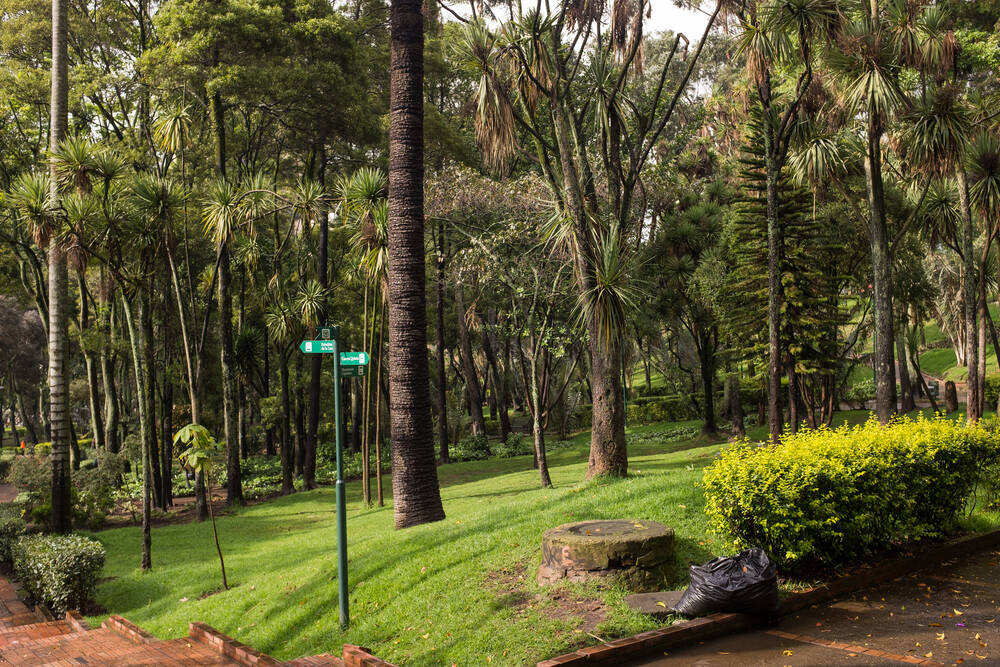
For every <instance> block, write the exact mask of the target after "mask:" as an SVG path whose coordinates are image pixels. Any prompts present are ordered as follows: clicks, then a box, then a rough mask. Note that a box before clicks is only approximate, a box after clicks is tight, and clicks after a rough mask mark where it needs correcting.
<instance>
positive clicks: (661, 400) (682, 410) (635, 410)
mask: <svg viewBox="0 0 1000 667" xmlns="http://www.w3.org/2000/svg"><path fill="white" fill-rule="evenodd" d="M625 411H626V416H627V418H628V423H629V424H652V423H655V422H666V421H684V420H686V419H694V418H697V417H698V416H699V415H698V414H697V411H696V410H695V409H694V406H693V405H692V404H691V401H690V400H689V399H688V398H686V397H682V396H647V397H644V398H637V399H635V400H633V401H630V402H629V403H628V404H627V407H626V410H625Z"/></svg>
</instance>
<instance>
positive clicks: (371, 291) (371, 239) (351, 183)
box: [337, 167, 389, 505]
mask: <svg viewBox="0 0 1000 667" xmlns="http://www.w3.org/2000/svg"><path fill="white" fill-rule="evenodd" d="M388 184H389V183H388V178H387V176H386V174H385V172H384V171H382V170H381V169H374V168H371V167H362V168H361V169H359V170H357V171H356V172H355V173H354V174H352V175H351V176H350V177H348V178H344V179H342V180H341V182H340V184H339V185H338V188H337V197H338V199H339V201H340V210H341V214H342V216H343V218H344V219H345V220H346V221H347V223H348V224H350V225H351V226H352V227H353V228H354V230H355V231H354V234H353V235H352V236H351V246H352V247H353V248H354V251H355V253H356V255H357V273H358V275H359V276H360V278H361V281H362V282H363V283H364V294H365V296H364V304H363V308H362V312H363V317H364V319H363V322H364V323H363V325H362V346H363V347H364V348H365V350H366V351H368V352H369V353H370V354H371V355H372V358H373V359H376V360H377V361H376V372H375V375H374V376H371V375H369V376H366V378H365V380H364V381H363V382H362V392H363V405H362V409H361V414H360V415H355V417H356V418H359V423H361V424H362V425H363V426H362V431H361V452H362V463H361V468H362V479H363V481H362V486H361V495H362V499H363V500H364V502H366V503H368V502H370V500H371V488H370V484H369V478H370V476H369V460H370V449H371V439H372V438H371V436H372V432H371V431H372V429H371V422H372V419H371V416H372V414H373V413H374V422H375V434H374V437H375V467H376V486H377V487H378V488H377V493H378V503H379V505H382V503H383V492H382V474H381V465H382V464H381V442H380V440H381V438H380V436H381V429H380V427H381V419H380V409H379V406H380V403H381V398H382V397H381V384H380V376H381V369H382V332H383V329H384V326H383V321H384V319H385V306H386V299H387V296H388V284H387V281H388V264H389V262H388V230H389V207H388V201H387V199H386V194H387V188H388ZM369 295H370V298H369ZM369 308H370V309H371V310H370V312H371V314H370V315H369ZM376 317H378V331H379V340H378V344H377V347H376V336H375V329H376ZM376 349H377V352H376ZM373 390H374V392H375V395H374V396H372V392H373ZM373 400H374V404H373Z"/></svg>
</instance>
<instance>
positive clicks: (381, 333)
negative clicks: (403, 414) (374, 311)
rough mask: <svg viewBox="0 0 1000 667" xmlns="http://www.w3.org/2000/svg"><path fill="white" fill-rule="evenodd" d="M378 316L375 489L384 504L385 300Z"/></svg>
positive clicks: (380, 505)
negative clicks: (383, 353)
mask: <svg viewBox="0 0 1000 667" xmlns="http://www.w3.org/2000/svg"><path fill="white" fill-rule="evenodd" d="M380 308H381V313H380V315H379V318H378V348H377V350H378V360H377V361H376V365H375V491H376V494H377V496H378V506H379V507H383V506H384V505H385V497H384V495H383V489H382V382H381V378H382V350H383V349H384V348H383V346H384V344H385V301H380Z"/></svg>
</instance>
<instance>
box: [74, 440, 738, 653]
mask: <svg viewBox="0 0 1000 667" xmlns="http://www.w3.org/2000/svg"><path fill="white" fill-rule="evenodd" d="M697 428H698V426H697V424H695V423H685V424H669V425H660V426H652V427H645V428H639V429H635V430H632V432H631V434H630V454H631V456H630V470H631V472H632V475H631V476H630V477H629V478H628V479H625V480H618V481H611V482H602V483H599V484H595V483H583V482H582V479H583V476H584V473H585V471H586V458H587V441H588V436H587V435H586V434H584V435H581V436H579V437H578V438H577V440H576V441H575V444H574V445H573V446H572V447H570V448H567V449H563V450H560V451H557V452H554V453H553V454H552V456H551V463H550V465H551V474H552V479H553V482H554V483H555V485H556V488H554V489H547V490H543V489H540V488H538V475H537V473H536V471H534V470H533V469H532V468H531V458H530V457H519V458H515V459H506V460H490V461H480V462H470V463H461V464H453V465H448V466H443V467H441V468H440V474H441V478H442V482H443V489H442V496H443V498H444V503H445V510H446V512H447V515H448V516H447V519H446V520H445V521H442V522H439V523H435V524H430V525H425V526H420V527H416V528H411V529H408V530H405V531H399V532H397V531H395V530H393V526H392V509H391V507H389V506H388V504H387V506H386V507H384V508H372V509H365V508H363V507H362V506H361V503H360V488H359V485H358V484H357V483H356V482H353V483H350V484H349V485H348V501H349V507H348V535H349V547H348V549H349V556H350V581H351V595H350V599H351V618H352V622H351V627H350V628H349V629H348V630H347V631H346V632H341V630H340V628H339V625H338V611H337V582H336V577H337V555H336V539H335V536H336V531H335V515H334V497H333V495H334V494H333V490H332V489H328V488H324V489H319V490H317V491H312V492H309V493H299V494H295V495H293V496H290V497H286V498H280V499H277V500H274V501H271V502H268V503H264V504H261V505H256V506H254V507H250V508H247V509H244V510H241V511H239V512H238V513H236V514H234V515H230V516H225V517H221V518H220V519H219V522H218V523H219V536H220V539H221V542H222V547H223V550H224V552H225V555H226V566H227V573H228V574H229V580H230V582H232V583H233V588H232V589H231V590H230V591H228V592H217V593H215V594H211V595H206V594H208V593H213V592H215V591H217V590H218V589H219V588H221V579H220V576H219V564H218V559H217V557H216V554H215V548H214V544H213V542H212V538H211V526H210V524H208V523H205V524H192V525H176V526H167V527H163V528H158V529H154V531H153V571H152V572H151V573H148V574H145V575H144V574H142V573H140V572H139V570H138V563H139V544H140V542H139V540H140V531H139V529H138V528H121V529H115V530H109V531H104V532H100V533H96V534H95V537H96V538H97V539H99V540H100V541H101V542H103V543H104V545H105V546H106V548H107V551H108V559H107V566H106V568H105V576H106V577H109V578H110V579H111V580H109V581H107V582H105V583H104V584H102V585H101V586H100V588H99V590H98V595H97V599H98V602H99V603H100V604H102V605H103V606H104V607H105V608H106V609H107V610H108V612H109V613H115V614H121V615H123V616H125V617H127V618H129V619H130V620H132V621H135V622H137V623H138V624H140V625H141V626H143V627H144V628H146V629H147V630H149V631H150V632H152V633H154V634H156V635H157V636H160V637H176V636H181V635H185V634H186V633H187V624H188V622H189V621H194V620H201V621H204V622H206V623H209V624H210V625H213V626H215V627H217V628H218V629H219V630H221V631H222V632H224V633H226V634H229V635H232V636H235V637H236V638H237V639H239V640H240V641H242V642H244V643H247V644H250V645H252V646H254V647H256V648H258V649H260V650H263V651H265V652H267V653H270V654H272V655H274V656H276V657H279V658H284V659H287V658H292V657H296V656H301V655H306V654H313V653H321V652H324V651H337V650H339V647H340V645H341V644H343V643H344V642H348V643H354V644H361V645H364V646H368V647H370V648H372V649H374V650H375V652H376V653H377V654H378V655H379V656H381V657H384V658H386V659H388V660H391V661H394V662H398V663H405V664H438V663H441V664H449V665H450V664H452V663H453V662H454V663H458V664H463V665H465V664H488V663H489V662H490V660H492V663H493V664H503V665H519V664H525V663H528V662H534V661H536V660H539V659H542V658H544V657H548V656H551V655H554V654H557V653H560V652H563V651H566V650H571V649H572V648H573V647H575V646H578V645H581V644H586V643H593V642H594V641H595V639H594V638H593V636H591V635H590V634H587V633H586V632H582V631H581V632H577V631H576V630H577V629H578V628H577V626H578V625H579V622H580V617H581V616H582V615H583V612H582V611H581V612H580V613H579V614H577V612H576V609H580V610H583V609H584V607H593V606H594V604H593V602H591V603H589V604H587V605H584V604H579V605H577V604H576V600H583V599H587V600H594V599H596V600H601V601H602V602H603V607H604V610H603V611H604V614H606V620H604V621H603V623H601V624H599V625H598V626H597V627H596V628H593V629H588V630H589V632H592V633H593V635H596V636H599V637H601V638H605V639H606V638H608V637H613V636H621V635H626V634H632V633H635V632H639V631H642V630H644V629H649V628H652V627H655V626H656V623H654V622H651V621H649V620H646V619H645V618H643V617H640V616H638V615H635V614H633V613H631V612H630V611H629V610H628V609H627V608H626V607H625V605H624V604H623V603H622V598H623V596H624V594H625V592H624V591H623V590H619V589H611V590H603V591H602V590H597V589H596V588H593V587H582V586H571V587H568V588H567V589H566V590H565V591H564V593H565V595H562V596H560V597H562V598H566V599H563V600H553V599H551V597H550V596H549V595H548V594H547V592H546V594H543V595H539V592H540V590H541V589H539V588H538V587H537V586H536V585H535V583H534V574H535V570H536V569H537V566H538V563H539V559H540V556H539V550H540V544H541V535H542V532H543V531H544V530H545V529H546V528H549V527H552V526H556V525H558V524H561V523H565V522H569V521H579V520H583V519H604V518H618V517H627V518H635V519H647V520H655V521H661V522H664V523H666V524H668V525H670V526H672V527H674V529H675V530H676V531H677V553H678V560H677V563H678V564H677V568H676V584H677V585H678V587H680V586H683V585H686V576H685V572H686V567H687V565H688V564H689V563H691V562H704V561H706V560H708V559H709V558H710V557H712V556H714V555H716V554H717V553H718V552H719V551H720V550H721V548H722V547H721V544H720V543H718V542H717V541H716V540H715V539H713V538H712V537H710V536H707V535H706V534H705V531H706V521H705V516H704V514H703V512H702V507H703V502H702V495H701V490H700V488H699V487H698V486H697V482H699V481H700V479H701V474H702V468H703V467H704V466H705V465H706V464H707V463H708V462H709V461H710V460H711V459H712V457H713V456H714V454H715V453H716V452H717V451H718V448H719V445H718V444H706V443H708V441H707V440H705V439H704V438H703V437H702V436H696V435H695V434H696V433H697ZM386 488H387V489H388V488H390V485H389V481H388V478H386ZM546 591H548V589H546ZM91 621H92V622H94V623H99V622H101V621H103V618H102V617H93V618H91Z"/></svg>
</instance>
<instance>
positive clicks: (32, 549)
mask: <svg viewBox="0 0 1000 667" xmlns="http://www.w3.org/2000/svg"><path fill="white" fill-rule="evenodd" d="M13 556H14V573H15V574H16V575H17V578H18V579H20V581H21V583H22V584H24V588H25V590H27V591H28V593H30V594H31V595H32V597H34V598H35V599H36V600H40V601H42V602H44V603H45V604H47V605H48V606H49V607H50V608H51V609H52V610H53V611H57V612H60V613H62V612H65V611H66V610H68V609H79V608H81V607H82V606H83V604H84V603H85V602H86V601H87V600H88V599H90V598H91V597H92V596H93V594H94V589H96V588H97V579H98V577H99V576H100V574H101V569H102V568H103V567H104V547H103V546H102V545H101V543H100V542H97V541H95V540H91V539H88V538H86V537H83V536H81V535H30V536H27V537H22V538H21V539H19V540H18V541H17V542H16V543H15V545H14V549H13Z"/></svg>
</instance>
